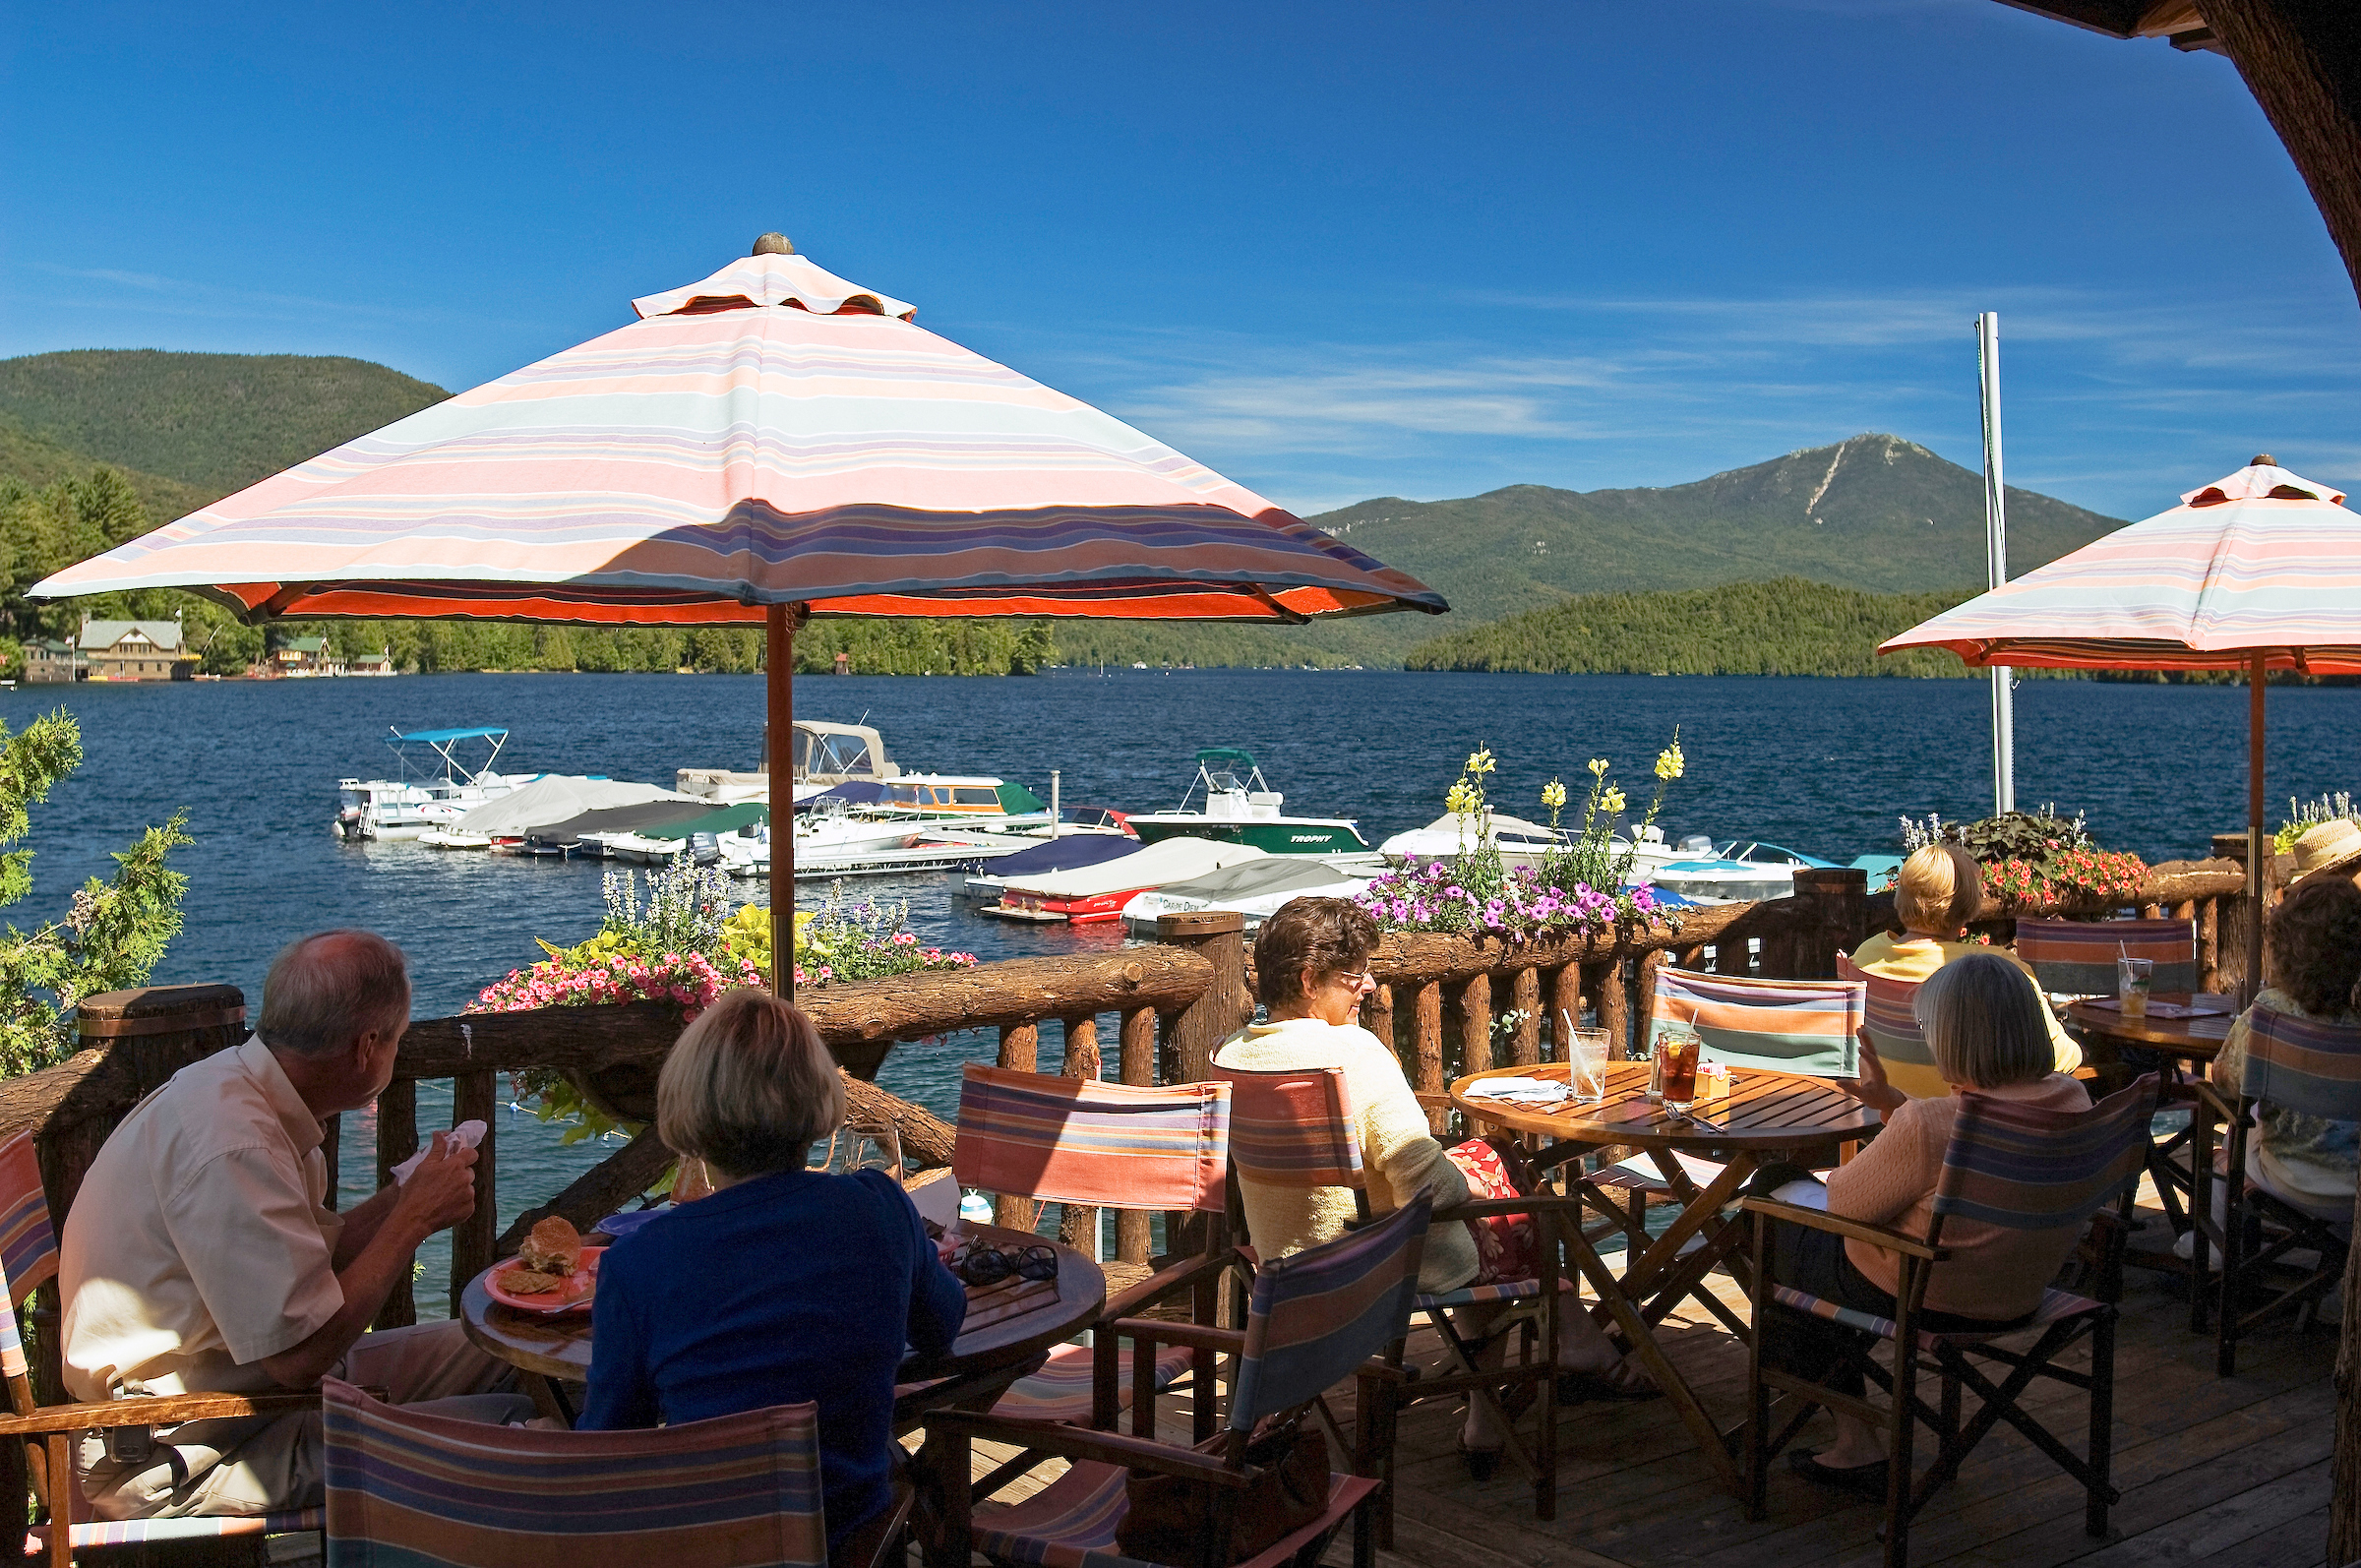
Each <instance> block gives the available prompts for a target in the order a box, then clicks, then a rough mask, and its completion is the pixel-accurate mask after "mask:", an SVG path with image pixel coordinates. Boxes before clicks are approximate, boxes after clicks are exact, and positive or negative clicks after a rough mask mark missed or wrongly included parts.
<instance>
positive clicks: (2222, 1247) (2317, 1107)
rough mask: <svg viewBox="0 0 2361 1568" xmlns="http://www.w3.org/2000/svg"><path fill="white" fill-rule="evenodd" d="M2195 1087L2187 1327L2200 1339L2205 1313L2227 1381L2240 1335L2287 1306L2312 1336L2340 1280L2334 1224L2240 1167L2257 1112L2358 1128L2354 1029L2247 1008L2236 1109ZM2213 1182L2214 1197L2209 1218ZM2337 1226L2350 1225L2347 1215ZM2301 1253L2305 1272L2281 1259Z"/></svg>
mask: <svg viewBox="0 0 2361 1568" xmlns="http://www.w3.org/2000/svg"><path fill="white" fill-rule="evenodd" d="M2196 1089H2197V1097H2198V1104H2197V1108H2196V1110H2195V1112H2194V1114H2193V1115H2192V1116H2191V1120H2190V1128H2191V1144H2192V1147H2193V1149H2194V1151H2195V1153H2194V1158H2193V1159H2192V1161H2191V1168H2192V1170H2193V1171H2194V1173H2195V1175H2196V1177H2197V1179H2196V1183H2195V1187H2194V1190H2193V1195H2192V1198H2191V1202H2190V1214H2189V1219H2190V1227H2191V1231H2192V1234H2193V1236H2194V1237H2195V1239H2194V1240H2193V1241H2192V1242H2191V1243H2190V1248H2191V1255H2190V1261H2191V1264H2192V1265H2193V1268H2194V1276H2193V1279H2192V1282H2191V1286H2190V1291H2189V1300H2190V1327H2191V1328H2193V1329H2195V1330H2196V1331H2197V1332H2198V1333H2200V1334H2203V1333H2205V1332H2206V1331H2207V1327H2208V1324H2207V1315H2208V1311H2209V1308H2210V1310H2211V1313H2212V1317H2213V1322H2212V1325H2211V1326H2212V1331H2213V1344H2214V1365H2215V1367H2216V1369H2217V1370H2218V1371H2219V1372H2220V1373H2221V1375H2222V1376H2224V1377H2228V1376H2230V1375H2231V1374H2232V1373H2234V1372H2235V1371H2236V1370H2237V1363H2238V1341H2239V1339H2240V1338H2241V1337H2242V1336H2243V1335H2245V1334H2246V1333H2247V1332H2248V1331H2249V1330H2251V1329H2253V1328H2256V1327H2257V1326H2259V1325H2260V1324H2261V1323H2262V1322H2263V1321H2264V1319H2266V1318H2268V1317H2270V1315H2271V1314H2273V1313H2275V1312H2278V1311H2280V1310H2281V1309H2283V1308H2286V1307H2290V1306H2292V1307H2294V1308H2295V1309H2296V1313H2297V1319H2296V1320H2297V1324H2298V1326H2299V1328H2308V1327H2310V1326H2311V1322H2312V1319H2313V1317H2314V1316H2315V1315H2316V1314H2317V1313H2318V1311H2319V1309H2320V1302H2321V1298H2322V1297H2325V1296H2326V1295H2327V1294H2328V1293H2329V1292H2330V1291H2332V1290H2334V1289H2336V1287H2337V1285H2338V1283H2339V1282H2340V1281H2342V1280H2343V1278H2344V1268H2345V1254H2346V1250H2347V1248H2348V1246H2349V1245H2350V1242H2349V1239H2348V1237H2347V1236H2342V1235H2339V1234H2338V1232H2337V1230H2336V1224H2335V1222H2331V1221H2330V1220H2326V1219H2323V1218H2321V1217H2320V1216H2319V1215H2316V1214H2311V1213H2307V1212H2306V1211H2304V1210H2302V1209H2299V1208H2297V1207H2295V1206H2294V1205H2293V1204H2291V1203H2289V1202H2287V1201H2286V1200H2285V1199H2283V1198H2281V1197H2279V1196H2278V1195H2277V1194H2276V1193H2273V1192H2271V1191H2270V1190H2269V1189H2268V1188H2266V1187H2264V1186H2262V1185H2261V1184H2259V1183H2257V1182H2255V1181H2254V1180H2252V1179H2250V1178H2249V1176H2247V1170H2246V1162H2247V1149H2248V1146H2249V1143H2250V1140H2251V1138H2252V1136H2253V1132H2254V1127H2255V1112H2256V1110H2257V1109H2258V1108H2260V1107H2262V1106H2267V1105H2268V1106H2276V1107H2278V1108H2280V1109H2282V1110H2286V1111H2294V1112H2298V1113H2301V1114H2302V1115H2305V1116H2324V1117H2327V1118H2328V1119H2330V1120H2332V1121H2361V1028H2355V1027H2354V1026H2352V1025H2350V1024H2333V1023H2324V1022H2321V1021H2319V1020H2316V1019H2311V1018H2296V1017H2291V1016H2289V1015H2288V1014H2286V1013H2283V1012H2280V1011H2278V1010H2277V1009H2276V1008H2273V1007H2268V1006H2265V1005H2264V1004H2263V1003H2261V1002H2257V1003H2256V1004H2255V1005H2254V1006H2253V1007H2252V1008H2250V1009H2248V1011H2247V1014H2246V1064H2245V1066H2244V1067H2243V1068H2242V1069H2241V1070H2240V1072H2239V1075H2238V1095H2237V1098H2236V1100H2235V1102H2234V1103H2233V1102H2231V1101H2230V1100H2228V1099H2226V1098H2225V1097H2224V1096H2223V1095H2222V1093H2221V1091H2220V1090H2219V1089H2217V1088H2215V1087H2214V1086H2213V1085H2212V1084H2210V1083H2207V1082H2204V1081H2200V1082H2199V1083H2198V1084H2197V1085H2196ZM2217 1123H2218V1124H2219V1125H2220V1126H2224V1127H2227V1128H2228V1131H2229V1137H2228V1145H2229V1146H2228V1148H2227V1150H2226V1151H2225V1159H2224V1161H2223V1165H2224V1167H2225V1169H2224V1171H2223V1172H2222V1173H2220V1174H2216V1173H2215V1172H2214V1170H2213V1140H2214V1134H2215V1127H2216V1124H2217ZM2215 1183H2220V1184H2221V1185H2222V1187H2223V1192H2222V1200H2221V1210H2222V1213H2221V1218H2220V1219H2219V1220H2216V1219H2215V1217H2214V1202H2213V1188H2214V1185H2215ZM2337 1219H2338V1220H2339V1221H2343V1222H2346V1223H2349V1221H2350V1219H2351V1211H2350V1209H2349V1207H2348V1208H2346V1209H2345V1210H2344V1212H2342V1213H2341V1214H2339V1215H2338V1217H2337ZM2215 1250H2218V1251H2219V1252H2220V1254H2221V1264H2220V1278H2219V1279H2218V1281H2217V1282H2216V1283H2215V1287H2214V1289H2213V1290H2212V1291H2211V1292H2209V1291H2208V1290H2207V1287H2206V1272H2207V1269H2208V1266H2209V1264H2210V1256H2209V1254H2210V1252H2211V1251H2215ZM2299 1251H2304V1252H2311V1253H2313V1254H2315V1257H2314V1261H2313V1264H2312V1266H2311V1267H2309V1268H2304V1267H2301V1266H2298V1265H2296V1264H2295V1263H2294V1261H2293V1260H2292V1259H2291V1258H2290V1257H2289V1254H2290V1253H2293V1252H2299ZM2257 1295H2259V1296H2261V1297H2263V1299H2262V1300H2261V1301H2260V1303H2259V1304H2255V1305H2251V1306H2250V1305H2248V1304H2247V1302H2248V1300H2249V1298H2250V1297H2252V1296H2257ZM2209 1297H2210V1299H2209Z"/></svg>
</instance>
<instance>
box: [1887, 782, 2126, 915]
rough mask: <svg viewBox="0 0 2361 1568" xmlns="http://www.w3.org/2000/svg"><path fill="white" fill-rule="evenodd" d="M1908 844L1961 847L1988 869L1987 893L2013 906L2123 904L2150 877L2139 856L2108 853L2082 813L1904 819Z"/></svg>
mask: <svg viewBox="0 0 2361 1568" xmlns="http://www.w3.org/2000/svg"><path fill="white" fill-rule="evenodd" d="M1902 843H1903V848H1904V849H1905V850H1906V851H1910V852H1915V851H1917V850H1919V849H1922V848H1924V847H1925V846H1927V845H1929V844H1957V845H1959V846H1960V847H1961V848H1962V849H1964V850H1966V851H1967V853H1968V854H1969V855H1970V856H1972V857H1973V858H1974V860H1975V863H1976V864H1977V865H1978V866H1980V867H1982V868H1983V872H1984V890H1985V891H1986V892H1987V893H1989V894H1991V895H1992V896H1993V897H1994V898H1996V899H1998V900H2000V902H2001V903H2002V905H2004V906H2005V907H2007V908H2010V909H2017V910H2027V911H2031V910H2042V909H2054V908H2057V907H2060V906H2062V905H2069V904H2078V903H2084V902H2087V901H2089V900H2093V899H2114V900H2118V901H2120V900H2123V899H2128V898H2131V897H2133V896H2135V895H2136V894H2137V893H2138V892H2139V890H2140V886H2141V884H2142V883H2143V882H2144V881H2146V880H2147V878H2148V866H2147V864H2146V863H2145V862H2143V861H2142V860H2141V859H2140V857H2139V856H2137V855H2133V854H2129V853H2125V852H2121V851H2116V850H2108V849H2102V848H2101V847H2099V844H2098V841H2097V840H2095V839H2093V838H2092V837H2091V836H2090V832H2089V828H2088V827H2087V826H2086V825H2085V823H2084V820H2083V814H2082V813H2080V812H2077V813H2075V814H2074V816H2073V818H2072V819H2071V820H2069V819H2068V818H2066V817H2063V816H2060V815H2059V814H2058V810H2057V808H2056V807H2055V806H2054V805H2053V806H2044V807H2042V808H2041V809H2040V810H2039V811H2037V812H2009V813H2006V814H2003V815H1999V816H1987V817H1984V818H1982V819H1981V820H1979V821H1973V822H1946V821H1944V820H1943V818H1942V817H1940V816H1938V815H1936V814H1933V813H1929V814H1927V818H1926V820H1925V821H1923V822H1920V821H1914V820H1912V819H1911V818H1909V817H1907V816H1906V817H1904V818H1903V819H1902Z"/></svg>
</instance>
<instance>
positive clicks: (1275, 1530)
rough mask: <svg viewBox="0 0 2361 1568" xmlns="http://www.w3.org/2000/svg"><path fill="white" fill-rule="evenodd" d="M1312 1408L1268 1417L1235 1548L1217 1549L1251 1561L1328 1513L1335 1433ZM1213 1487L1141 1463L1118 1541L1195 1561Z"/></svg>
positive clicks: (1206, 1449) (1236, 1526) (1206, 1446)
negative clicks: (1309, 1419)
mask: <svg viewBox="0 0 2361 1568" xmlns="http://www.w3.org/2000/svg"><path fill="white" fill-rule="evenodd" d="M1308 1411H1309V1407H1308V1406H1306V1407H1305V1408H1304V1409H1303V1410H1300V1411H1298V1412H1296V1414H1295V1415H1294V1416H1292V1417H1288V1418H1287V1419H1286V1420H1284V1421H1273V1422H1266V1423H1265V1424H1264V1425H1263V1427H1262V1429H1261V1430H1260V1431H1257V1432H1256V1433H1255V1434H1254V1436H1253V1438H1252V1439H1251V1440H1250V1441H1249V1442H1248V1443H1247V1444H1246V1464H1247V1466H1248V1467H1249V1468H1251V1469H1255V1470H1259V1471H1261V1472H1262V1474H1261V1475H1260V1476H1259V1477H1257V1478H1255V1480H1254V1483H1253V1484H1252V1485H1251V1486H1248V1487H1247V1488H1246V1489H1245V1490H1243V1491H1241V1492H1240V1493H1238V1509H1237V1513H1236V1514H1235V1515H1234V1516H1233V1517H1232V1520H1231V1525H1230V1548H1229V1550H1228V1551H1226V1552H1223V1553H1220V1554H1219V1555H1217V1556H1216V1558H1215V1561H1217V1562H1224V1563H1236V1562H1243V1561H1245V1560H1246V1559H1247V1558H1248V1557H1251V1556H1254V1555H1255V1554H1256V1553H1258V1552H1261V1551H1265V1550H1267V1549H1268V1548H1269V1547H1270V1546H1271V1545H1272V1544H1273V1543H1275V1542H1277V1541H1279V1540H1281V1539H1284V1538H1286V1537H1288V1536H1290V1535H1293V1534H1294V1533H1295V1532H1297V1531H1299V1530H1302V1528H1303V1527H1304V1526H1305V1525H1308V1524H1310V1523H1311V1522H1312V1521H1313V1520H1316V1519H1318V1518H1319V1517H1320V1515H1321V1513H1322V1512H1323V1511H1324V1510H1325V1509H1326V1508H1327V1506H1328V1438H1327V1435H1326V1434H1325V1433H1323V1432H1322V1431H1321V1430H1320V1429H1319V1427H1318V1426H1316V1425H1307V1424H1306V1423H1305V1422H1304V1419H1303V1417H1304V1416H1305V1415H1306V1414H1307V1413H1308ZM1229 1441H1230V1436H1229V1434H1228V1433H1227V1432H1217V1433H1216V1434H1214V1435H1213V1436H1212V1437H1210V1438H1208V1439H1206V1440H1205V1441H1204V1442H1202V1443H1199V1444H1198V1445H1197V1452H1199V1453H1201V1454H1219V1453H1220V1452H1221V1450H1222V1449H1223V1447H1224V1446H1226V1445H1227V1444H1228V1443H1229ZM1208 1490H1209V1488H1208V1487H1207V1486H1206V1485H1205V1483H1204V1482H1202V1481H1192V1480H1186V1479H1183V1478H1181V1477H1179V1476H1159V1475H1155V1474H1153V1473H1151V1472H1148V1471H1139V1470H1135V1471H1133V1472H1132V1473H1131V1478H1130V1480H1129V1481H1128V1482H1127V1483H1126V1484H1125V1487H1124V1491H1125V1494H1126V1497H1127V1500H1128V1503H1129V1506H1128V1507H1127V1508H1126V1509H1125V1511H1124V1513H1123V1522H1122V1523H1121V1524H1120V1525H1119V1526H1117V1527H1116V1532H1115V1544H1116V1547H1117V1549H1118V1550H1120V1552H1122V1554H1123V1555H1124V1556H1126V1557H1137V1558H1139V1559H1141V1560H1142V1561H1145V1562H1160V1563H1169V1564H1172V1565H1174V1568H1195V1564H1196V1562H1197V1547H1198V1543H1199V1542H1200V1541H1202V1540H1203V1539H1204V1538H1205V1530H1206V1526H1207V1504H1208V1503H1209V1502H1210V1501H1211V1499H1210V1498H1209V1497H1208V1495H1207V1493H1208Z"/></svg>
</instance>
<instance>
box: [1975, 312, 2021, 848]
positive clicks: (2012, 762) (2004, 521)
mask: <svg viewBox="0 0 2361 1568" xmlns="http://www.w3.org/2000/svg"><path fill="white" fill-rule="evenodd" d="M1975 358H1976V364H1977V368H1978V369H1979V370H1980V371H1981V373H1982V377H1981V379H1982V384H1983V407H1984V568H1985V573H1984V574H1985V577H1986V582H1985V586H1986V587H1988V588H1997V587H1999V586H2000V585H2001V584H2002V583H2004V582H2006V581H2008V580H2009V512H2008V500H2007V493H2006V491H2005V490H2004V488H2003V486H2002V482H2001V475H2000V317H1999V315H1998V313H1996V312H1993V311H1986V312H1984V313H1983V314H1982V315H1980V316H1978V317H1977V318H1976V319H1975ZM2009 674H2010V672H2009V667H2008V666H2007V665H2005V664H1996V665H1994V666H1992V809H1993V811H1994V813H1995V814H2005V813H2008V812H2013V811H2015V810H2016V809H2017V721H2016V715H2015V713H2014V712H2013V711H2012V709H2011V707H2010V702H2009Z"/></svg>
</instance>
